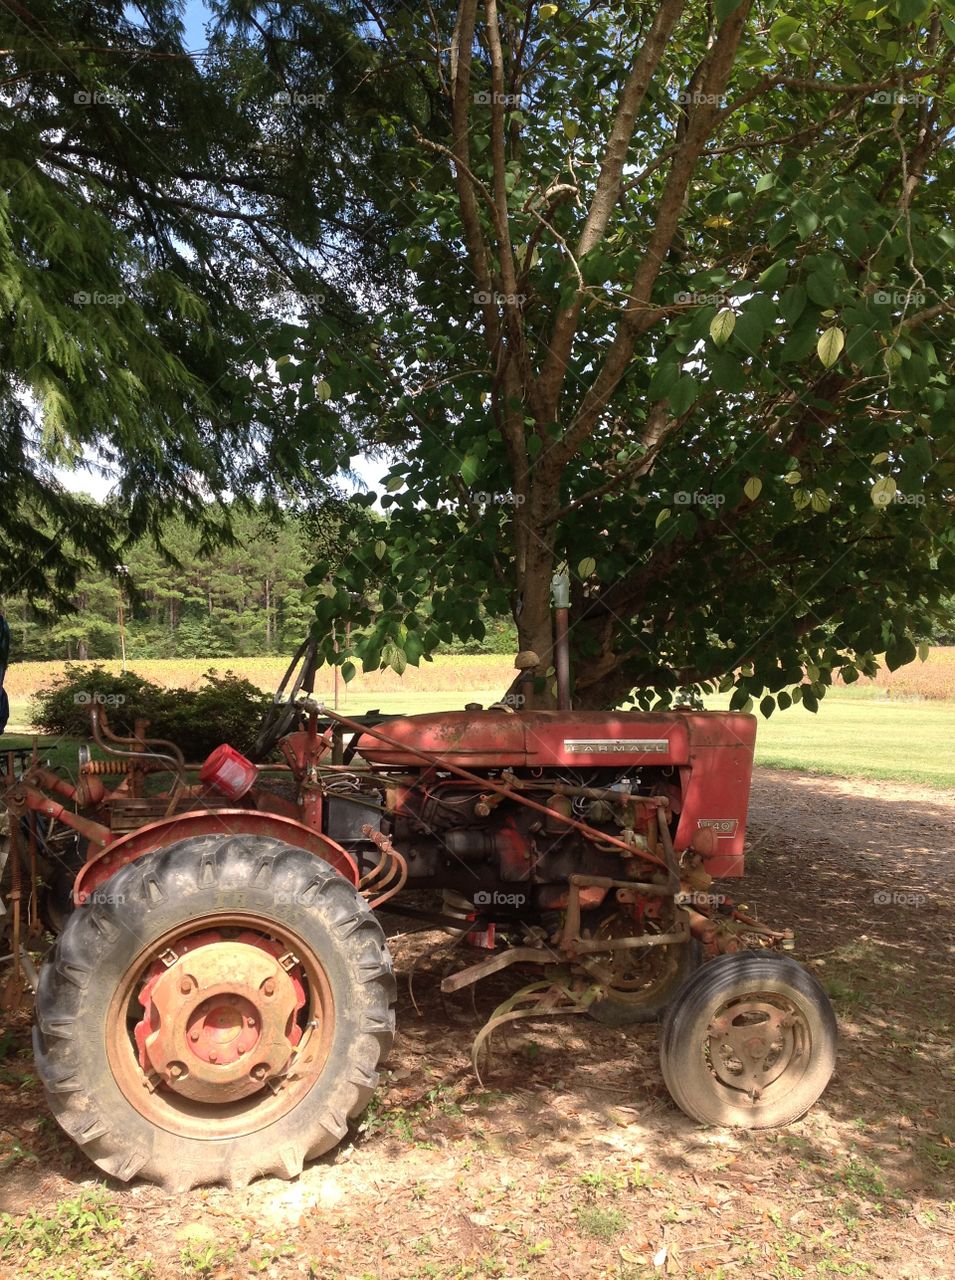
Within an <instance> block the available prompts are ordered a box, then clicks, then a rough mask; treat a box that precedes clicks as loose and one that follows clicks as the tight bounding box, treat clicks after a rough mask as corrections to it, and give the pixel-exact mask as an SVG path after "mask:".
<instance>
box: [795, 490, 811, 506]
mask: <svg viewBox="0 0 955 1280" xmlns="http://www.w3.org/2000/svg"><path fill="white" fill-rule="evenodd" d="M810 502H812V494H811V493H810V492H809V490H808V489H793V506H794V507H795V508H796V510H797V511H802V510H804V509H805V508H806V507H808V506H809V504H810Z"/></svg>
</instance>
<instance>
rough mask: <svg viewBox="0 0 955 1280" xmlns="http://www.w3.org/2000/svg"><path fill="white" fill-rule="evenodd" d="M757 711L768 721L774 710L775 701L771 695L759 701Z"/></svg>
mask: <svg viewBox="0 0 955 1280" xmlns="http://www.w3.org/2000/svg"><path fill="white" fill-rule="evenodd" d="M759 709H760V711H761V712H762V713H763V715H764V716H765V717H766V719H767V720H768V719H769V717H770V716H771V715H772V714H773V712H774V711H775V710H776V699H775V698H774V697H773V695H772V694H771V693H767V695H766V697H765V698H762V699H760V703H759Z"/></svg>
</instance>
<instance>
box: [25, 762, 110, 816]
mask: <svg viewBox="0 0 955 1280" xmlns="http://www.w3.org/2000/svg"><path fill="white" fill-rule="evenodd" d="M20 781H21V783H22V784H23V785H25V786H28V787H43V788H44V790H46V791H53V792H55V793H56V794H57V795H60V796H63V798H64V799H66V800H73V801H74V802H75V803H76V805H77V807H78V808H80V809H86V808H88V807H90V806H91V805H96V804H99V803H100V801H101V800H102V799H103V797H104V795H105V794H106V788H105V787H104V786H103V784H102V782H99V781H97V780H96V779H93V778H90V779H85V778H81V779H80V782H79V785H78V786H75V787H74V786H73V784H72V783H71V782H68V781H67V780H66V778H61V777H60V775H59V774H58V773H54V772H53V771H52V770H51V769H44V768H43V767H42V766H41V765H32V766H31V767H30V768H29V769H28V770H27V771H26V773H25V774H24V775H23V777H22V778H21V780H20Z"/></svg>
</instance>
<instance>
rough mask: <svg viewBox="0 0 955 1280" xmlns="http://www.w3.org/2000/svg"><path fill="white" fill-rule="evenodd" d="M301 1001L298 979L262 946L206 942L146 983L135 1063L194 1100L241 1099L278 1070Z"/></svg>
mask: <svg viewBox="0 0 955 1280" xmlns="http://www.w3.org/2000/svg"><path fill="white" fill-rule="evenodd" d="M296 963H297V958H296ZM303 1003H304V993H302V991H301V984H299V987H298V989H296V986H295V984H294V983H293V981H292V979H291V978H290V976H289V974H288V973H287V972H286V970H285V968H284V967H283V966H282V964H281V963H280V961H279V958H278V957H277V956H275V955H272V954H270V952H269V951H267V950H266V949H265V948H264V947H261V946H258V945H255V944H254V943H253V944H252V945H250V944H249V941H248V940H246V941H242V940H241V939H240V940H236V941H234V942H226V941H222V940H221V939H220V940H218V941H210V942H208V943H205V944H204V945H202V946H200V947H197V948H194V949H190V950H189V951H187V952H185V953H184V954H183V955H181V956H179V957H178V958H176V959H175V960H174V961H173V963H172V964H171V965H170V966H169V968H167V969H164V970H163V972H162V973H160V974H159V976H158V977H157V978H156V979H155V980H154V981H153V982H152V983H151V984H150V986H149V991H148V997H147V1013H148V1019H149V1020H148V1022H146V1023H145V1026H144V1024H142V1023H141V1024H140V1026H144V1031H145V1034H144V1035H143V1036H142V1043H141V1061H142V1065H143V1067H144V1068H145V1069H147V1070H152V1071H154V1072H156V1074H157V1075H159V1076H160V1077H161V1079H162V1080H163V1081H164V1082H165V1083H166V1084H167V1085H168V1086H169V1087H170V1088H172V1089H173V1090H175V1092H176V1093H178V1094H181V1095H182V1096H183V1097H184V1098H191V1099H192V1100H193V1101H195V1102H216V1103H227V1102H233V1101H235V1100H237V1099H239V1098H244V1097H247V1096H248V1095H249V1094H250V1093H255V1092H256V1091H257V1090H258V1089H260V1088H261V1086H262V1084H263V1082H264V1081H265V1080H266V1079H267V1078H268V1077H269V1076H271V1075H273V1074H276V1073H278V1072H281V1071H283V1070H284V1068H285V1066H286V1063H287V1062H288V1059H289V1056H290V1054H291V1052H292V1049H293V1048H294V1044H293V1042H292V1041H291V1040H290V1038H289V1034H288V1032H289V1029H290V1028H291V1027H292V1026H293V1025H294V1017H295V1013H296V1011H297V1009H299V1008H300V1007H301V1005H302V1004H303ZM296 1029H297V1028H296ZM138 1038H139V1037H138V1036H137V1039H138Z"/></svg>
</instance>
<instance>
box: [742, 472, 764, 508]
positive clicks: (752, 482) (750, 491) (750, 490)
mask: <svg viewBox="0 0 955 1280" xmlns="http://www.w3.org/2000/svg"><path fill="white" fill-rule="evenodd" d="M762 491H763V482H762V480H760V478H759V476H750V477H749V479H748V480H747V481H746V483H745V484H744V485H743V492H744V493H745V494H746V496H747V498H749V500H750V502H755V501H756V499H757V498H758V497H759V495H760V494H761V493H762Z"/></svg>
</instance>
